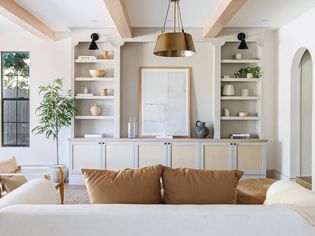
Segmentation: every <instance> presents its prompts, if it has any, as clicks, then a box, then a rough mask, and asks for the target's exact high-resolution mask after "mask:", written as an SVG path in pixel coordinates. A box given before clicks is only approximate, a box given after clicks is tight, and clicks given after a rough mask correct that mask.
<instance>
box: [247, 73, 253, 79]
mask: <svg viewBox="0 0 315 236" xmlns="http://www.w3.org/2000/svg"><path fill="white" fill-rule="evenodd" d="M253 77H254V75H253V73H247V74H246V78H247V79H252V78H253Z"/></svg>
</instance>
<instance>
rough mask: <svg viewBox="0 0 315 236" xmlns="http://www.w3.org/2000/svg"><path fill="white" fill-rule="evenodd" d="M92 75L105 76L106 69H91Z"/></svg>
mask: <svg viewBox="0 0 315 236" xmlns="http://www.w3.org/2000/svg"><path fill="white" fill-rule="evenodd" d="M89 73H90V75H91V76H92V77H93V78H95V77H104V76H105V73H106V72H105V70H89Z"/></svg>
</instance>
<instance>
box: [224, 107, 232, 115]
mask: <svg viewBox="0 0 315 236" xmlns="http://www.w3.org/2000/svg"><path fill="white" fill-rule="evenodd" d="M223 111H224V112H223V114H224V116H230V115H231V113H230V110H229V109H228V108H223Z"/></svg>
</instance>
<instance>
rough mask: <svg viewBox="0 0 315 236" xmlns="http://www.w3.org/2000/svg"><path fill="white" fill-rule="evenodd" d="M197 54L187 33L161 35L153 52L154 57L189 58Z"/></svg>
mask: <svg viewBox="0 0 315 236" xmlns="http://www.w3.org/2000/svg"><path fill="white" fill-rule="evenodd" d="M195 53H196V49H195V45H194V42H193V40H192V37H191V35H190V34H187V33H185V32H172V33H163V34H160V35H159V36H158V39H157V41H156V44H155V48H154V52H153V54H154V55H157V56H161V57H189V56H192V55H194V54H195Z"/></svg>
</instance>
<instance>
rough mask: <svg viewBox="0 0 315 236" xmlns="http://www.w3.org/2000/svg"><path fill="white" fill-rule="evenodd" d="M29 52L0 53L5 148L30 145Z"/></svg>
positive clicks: (2, 137) (2, 123)
mask: <svg viewBox="0 0 315 236" xmlns="http://www.w3.org/2000/svg"><path fill="white" fill-rule="evenodd" d="M29 57H30V55H29V52H1V90H2V91H1V140H2V146H29V139H30V125H29V86H30V78H29V77H30V68H29Z"/></svg>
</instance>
